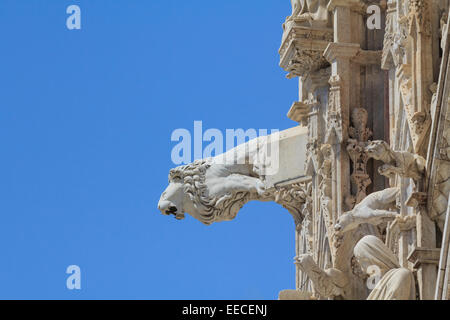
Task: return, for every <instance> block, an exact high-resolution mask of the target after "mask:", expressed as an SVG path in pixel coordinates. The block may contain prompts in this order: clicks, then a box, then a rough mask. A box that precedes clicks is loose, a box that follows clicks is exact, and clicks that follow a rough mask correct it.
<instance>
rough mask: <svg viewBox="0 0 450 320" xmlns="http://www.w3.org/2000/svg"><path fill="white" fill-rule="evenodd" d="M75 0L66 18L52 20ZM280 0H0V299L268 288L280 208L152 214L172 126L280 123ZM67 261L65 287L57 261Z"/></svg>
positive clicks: (290, 244) (281, 242)
mask: <svg viewBox="0 0 450 320" xmlns="http://www.w3.org/2000/svg"><path fill="white" fill-rule="evenodd" d="M71 4H76V5H79V6H80V8H81V13H82V29H81V30H68V29H67V28H66V19H67V17H68V15H67V14H66V8H67V7H68V6H69V5H71ZM289 13H290V3H289V1H287V0H285V1H280V0H258V1H256V0H247V1H242V0H227V1H211V0H189V1H181V0H114V1H112V0H86V1H77V0H68V1H66V0H20V1H17V0H2V1H0V39H1V42H2V46H1V47H2V49H1V53H0V58H1V59H0V61H1V62H0V64H1V69H0V146H1V153H0V194H1V196H0V217H1V222H0V249H1V250H0V254H1V258H0V298H1V299H275V298H276V297H277V293H278V292H279V291H280V290H282V289H292V288H294V287H295V268H294V264H293V256H294V255H295V252H294V223H293V219H292V218H291V216H290V215H289V213H288V212H287V211H286V210H285V209H283V208H282V207H280V206H278V205H276V204H273V203H258V202H253V203H249V204H247V205H246V206H245V207H244V208H243V209H242V210H241V212H240V213H239V214H238V216H237V218H236V219H235V220H234V221H231V222H223V223H218V224H214V225H212V226H204V225H203V224H201V223H200V222H198V221H196V220H194V219H193V218H191V217H190V216H187V217H186V219H185V220H182V221H176V220H175V219H173V218H172V217H166V216H163V215H161V214H159V211H158V210H157V202H158V200H159V197H160V194H161V192H162V191H163V190H164V189H165V187H166V186H167V175H168V172H169V169H170V168H172V167H174V164H173V163H172V162H171V157H170V155H171V149H172V148H173V147H174V145H175V144H176V143H175V142H171V140H170V136H171V133H172V132H173V130H175V129H177V128H186V129H188V130H192V129H193V125H194V121H195V120H201V121H203V127H204V129H208V128H218V129H220V130H223V131H224V132H225V129H227V128H244V129H248V128H255V129H260V128H263V129H272V128H277V129H280V130H282V129H285V128H289V127H291V126H293V125H294V123H293V122H292V121H290V120H289V119H287V117H286V113H287V111H288V109H289V107H290V105H291V103H292V102H293V101H295V100H296V97H297V81H296V80H288V79H286V78H285V72H284V71H283V70H281V68H280V67H279V66H278V61H279V56H278V53H277V51H278V48H279V45H280V41H281V34H282V29H281V24H282V22H283V21H284V19H285V17H286V16H287V15H288V14H289ZM72 264H76V265H78V266H80V268H81V272H82V280H81V285H82V288H81V290H68V289H67V288H66V278H67V276H68V275H67V274H66V273H65V271H66V268H67V266H69V265H72Z"/></svg>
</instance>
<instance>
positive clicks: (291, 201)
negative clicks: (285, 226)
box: [274, 183, 312, 230]
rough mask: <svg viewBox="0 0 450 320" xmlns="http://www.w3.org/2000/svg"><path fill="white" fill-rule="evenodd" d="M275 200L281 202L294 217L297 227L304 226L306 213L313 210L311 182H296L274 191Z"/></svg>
mask: <svg viewBox="0 0 450 320" xmlns="http://www.w3.org/2000/svg"><path fill="white" fill-rule="evenodd" d="M274 197H275V199H274V201H275V202H276V203H278V204H281V205H282V206H283V207H284V208H285V209H287V210H288V211H289V213H290V214H291V215H292V217H293V218H294V222H295V226H296V229H297V230H299V229H300V228H301V226H302V221H303V218H304V216H305V215H309V214H310V212H311V209H312V208H311V183H296V184H292V185H289V186H284V187H281V188H279V189H275V191H274Z"/></svg>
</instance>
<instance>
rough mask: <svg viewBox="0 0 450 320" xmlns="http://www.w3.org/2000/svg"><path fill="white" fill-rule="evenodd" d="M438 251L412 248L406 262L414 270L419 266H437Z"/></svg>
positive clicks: (435, 249) (436, 249)
mask: <svg viewBox="0 0 450 320" xmlns="http://www.w3.org/2000/svg"><path fill="white" fill-rule="evenodd" d="M440 253H441V252H440V250H439V249H438V248H433V249H430V248H418V247H416V248H414V249H413V250H412V251H411V253H410V254H409V255H408V261H410V262H411V263H412V264H413V267H414V268H419V267H420V265H421V264H424V263H426V264H434V265H436V266H437V265H439V257H440Z"/></svg>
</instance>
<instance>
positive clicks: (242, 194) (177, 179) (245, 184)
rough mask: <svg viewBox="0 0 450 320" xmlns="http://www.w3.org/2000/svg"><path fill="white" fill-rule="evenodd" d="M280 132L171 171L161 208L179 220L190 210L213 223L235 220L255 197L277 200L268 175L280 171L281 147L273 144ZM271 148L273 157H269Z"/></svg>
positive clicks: (205, 220)
mask: <svg viewBox="0 0 450 320" xmlns="http://www.w3.org/2000/svg"><path fill="white" fill-rule="evenodd" d="M279 134H280V133H279V132H277V133H273V134H271V135H269V136H261V137H258V138H256V139H253V140H250V141H249V142H247V143H244V144H241V145H239V146H237V147H236V148H233V149H231V150H229V151H227V152H226V153H224V154H220V155H218V156H216V157H211V158H207V159H202V160H196V161H194V162H193V163H190V164H187V165H183V166H179V167H176V168H174V169H172V170H170V173H169V186H168V187H167V188H166V190H165V191H164V192H163V193H162V195H161V198H160V200H159V203H158V209H159V210H160V211H161V213H162V214H164V215H174V216H175V217H176V218H177V219H183V218H184V214H185V213H189V214H190V215H191V216H192V217H194V218H195V219H197V220H199V221H200V222H202V223H204V224H206V225H210V224H212V223H213V222H219V221H228V220H232V219H234V218H235V217H236V215H237V213H238V212H239V210H240V209H241V207H242V206H243V205H244V204H246V203H247V202H249V201H251V200H260V201H276V200H277V199H276V198H277V194H276V193H275V192H273V190H272V191H271V192H268V190H266V187H265V183H264V177H265V175H266V174H268V173H269V172H270V171H273V170H275V171H276V170H277V164H276V162H277V159H276V157H277V156H278V152H277V151H278V150H275V149H276V148H274V147H273V146H277V143H276V142H277V139H278V138H279ZM269 145H270V147H268V146H269ZM269 148H270V149H271V151H270V154H271V155H273V156H267V153H268V149H269ZM276 202H278V203H280V202H279V201H276ZM290 212H291V210H290Z"/></svg>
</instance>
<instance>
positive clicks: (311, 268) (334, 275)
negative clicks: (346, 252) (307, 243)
mask: <svg viewBox="0 0 450 320" xmlns="http://www.w3.org/2000/svg"><path fill="white" fill-rule="evenodd" d="M297 264H298V266H299V267H300V269H301V270H302V271H303V272H305V273H306V274H307V275H308V278H309V279H310V280H311V282H312V283H313V288H314V291H315V292H316V293H318V294H319V295H320V296H321V297H324V298H333V297H336V296H342V295H343V294H344V288H345V286H346V285H347V282H348V280H347V278H346V276H345V275H344V274H343V273H342V272H341V271H339V270H337V269H333V268H329V269H326V270H323V269H321V268H320V267H319V266H318V265H317V263H316V262H315V261H314V259H313V257H312V256H311V255H309V254H302V255H300V256H298V257H297Z"/></svg>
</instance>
